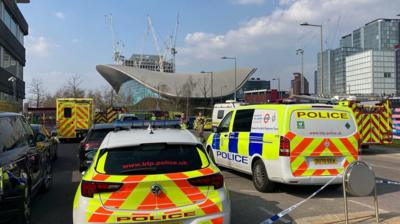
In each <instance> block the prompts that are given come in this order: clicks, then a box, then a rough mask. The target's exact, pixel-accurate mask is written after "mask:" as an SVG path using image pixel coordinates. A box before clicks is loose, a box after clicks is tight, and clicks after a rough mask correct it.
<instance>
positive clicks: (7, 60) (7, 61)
mask: <svg viewBox="0 0 400 224" xmlns="http://www.w3.org/2000/svg"><path fill="white" fill-rule="evenodd" d="M2 52H3V53H2V58H1V67H2V68H4V69H5V70H7V71H8V72H10V73H11V74H13V75H15V76H18V74H17V63H18V62H17V60H15V58H14V57H13V56H11V55H10V54H9V53H8V52H7V50H6V49H4V48H3V51H2Z"/></svg>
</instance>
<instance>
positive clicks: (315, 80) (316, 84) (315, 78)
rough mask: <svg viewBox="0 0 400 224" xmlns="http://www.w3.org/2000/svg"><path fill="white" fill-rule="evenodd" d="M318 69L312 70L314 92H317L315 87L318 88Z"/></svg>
mask: <svg viewBox="0 0 400 224" xmlns="http://www.w3.org/2000/svg"><path fill="white" fill-rule="evenodd" d="M317 79H318V71H314V94H317V89H318V83H317Z"/></svg>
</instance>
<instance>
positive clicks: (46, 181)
mask: <svg viewBox="0 0 400 224" xmlns="http://www.w3.org/2000/svg"><path fill="white" fill-rule="evenodd" d="M52 184H53V166H52V165H51V162H50V161H48V162H47V166H46V170H45V174H44V177H43V184H42V189H41V190H42V192H47V191H49V190H50V188H51V185H52Z"/></svg>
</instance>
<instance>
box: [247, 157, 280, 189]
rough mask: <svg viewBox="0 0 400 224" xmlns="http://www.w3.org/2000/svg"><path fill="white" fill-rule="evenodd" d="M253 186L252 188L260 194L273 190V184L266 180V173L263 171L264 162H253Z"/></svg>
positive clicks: (259, 160)
mask: <svg viewBox="0 0 400 224" xmlns="http://www.w3.org/2000/svg"><path fill="white" fill-rule="evenodd" d="M252 171H253V184H254V187H255V188H256V189H257V190H258V191H260V192H272V191H274V189H275V183H274V182H272V181H270V180H269V178H268V174H267V171H266V170H265V165H264V162H263V161H262V160H261V159H258V160H256V161H255V162H254V164H253V167H252Z"/></svg>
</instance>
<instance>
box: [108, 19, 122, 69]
mask: <svg viewBox="0 0 400 224" xmlns="http://www.w3.org/2000/svg"><path fill="white" fill-rule="evenodd" d="M104 17H105V22H106V24H107V25H108V26H109V28H110V31H111V41H112V48H113V60H114V63H115V64H122V63H123V61H124V56H122V50H121V48H122V47H124V44H123V43H122V41H121V40H119V39H118V38H117V35H116V32H115V28H114V22H113V15H112V13H110V14H108V15H104Z"/></svg>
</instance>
